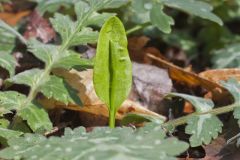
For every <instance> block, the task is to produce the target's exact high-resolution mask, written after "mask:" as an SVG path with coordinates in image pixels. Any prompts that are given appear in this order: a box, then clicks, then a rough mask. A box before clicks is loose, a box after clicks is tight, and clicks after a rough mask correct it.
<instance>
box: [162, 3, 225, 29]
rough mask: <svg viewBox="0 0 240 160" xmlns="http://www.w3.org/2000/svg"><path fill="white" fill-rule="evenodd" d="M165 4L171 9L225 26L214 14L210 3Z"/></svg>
mask: <svg viewBox="0 0 240 160" xmlns="http://www.w3.org/2000/svg"><path fill="white" fill-rule="evenodd" d="M163 3H164V4H165V5H166V6H168V7H171V8H176V9H179V10H182V11H185V12H187V13H189V14H191V15H195V16H198V17H201V18H204V19H208V20H210V21H213V22H216V23H218V24H219V25H223V22H222V20H221V19H220V18H219V17H218V16H216V15H215V14H214V13H212V10H213V7H212V6H211V5H209V4H208V3H205V2H202V1H196V0H181V1H179V0H163Z"/></svg>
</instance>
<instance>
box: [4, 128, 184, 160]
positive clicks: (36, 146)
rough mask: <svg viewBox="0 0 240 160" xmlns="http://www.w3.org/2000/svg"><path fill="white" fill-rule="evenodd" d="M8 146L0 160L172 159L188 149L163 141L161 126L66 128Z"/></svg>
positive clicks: (173, 141)
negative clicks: (60, 132) (53, 135)
mask: <svg viewBox="0 0 240 160" xmlns="http://www.w3.org/2000/svg"><path fill="white" fill-rule="evenodd" d="M106 135H107V136H106ZM8 144H9V147H7V148H5V149H3V150H1V151H0V158H4V159H12V158H15V157H18V158H19V159H21V158H22V159H26V160H28V159H32V158H33V157H34V158H36V159H39V158H41V159H43V160H48V159H57V160H63V159H72V160H73V159H74V160H80V159H81V160H87V159H98V160H112V159H117V160H118V159H119V160H120V159H134V160H135V159H138V160H148V159H160V160H166V159H168V160H175V159H176V158H174V157H175V156H177V155H179V154H180V153H182V152H184V151H185V150H186V149H187V148H188V144H187V143H185V142H181V141H179V140H177V139H176V138H166V135H165V133H164V131H163V130H162V129H161V127H159V125H158V126H156V125H153V124H149V125H147V126H146V127H144V128H141V129H139V130H137V131H134V130H132V129H131V128H126V127H124V128H115V129H110V128H107V127H99V128H98V127H96V128H95V129H94V130H93V131H92V132H86V131H85V129H84V128H83V127H79V128H75V129H74V130H71V129H69V128H67V129H65V134H64V136H62V137H50V138H49V139H47V138H45V137H43V136H40V135H36V134H35V135H34V134H25V136H24V137H20V138H14V139H11V140H9V141H8ZM16 146H18V147H16ZM49 150H51V152H49Z"/></svg>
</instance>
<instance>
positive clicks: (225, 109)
mask: <svg viewBox="0 0 240 160" xmlns="http://www.w3.org/2000/svg"><path fill="white" fill-rule="evenodd" d="M239 106H240V105H239V104H237V103H233V104H231V105H227V106H223V107H219V108H215V109H213V110H211V111H208V112H203V113H193V114H190V115H187V116H183V117H180V118H177V119H174V120H170V121H168V122H166V123H164V124H163V126H172V127H177V126H180V125H183V124H185V123H187V121H188V119H189V118H190V117H192V116H200V115H205V114H213V115H219V114H223V113H227V112H231V111H233V110H234V108H235V107H239Z"/></svg>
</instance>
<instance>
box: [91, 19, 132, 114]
mask: <svg viewBox="0 0 240 160" xmlns="http://www.w3.org/2000/svg"><path fill="white" fill-rule="evenodd" d="M93 81H94V87H95V90H96V93H97V95H98V96H99V97H100V99H101V100H102V101H104V102H105V103H106V104H107V106H108V107H109V108H111V110H115V112H116V110H117V108H118V107H120V105H121V104H122V102H123V101H124V100H125V99H126V98H127V96H128V94H129V92H130V89H131V85H132V66H131V61H130V58H129V56H128V51H127V38H126V33H125V29H124V26H123V24H122V23H121V21H120V20H119V19H118V18H116V17H112V18H110V19H109V20H108V21H107V22H106V23H105V24H104V26H103V27H102V29H101V31H100V35H99V40H98V48H97V54H96V58H95V64H94V78H93Z"/></svg>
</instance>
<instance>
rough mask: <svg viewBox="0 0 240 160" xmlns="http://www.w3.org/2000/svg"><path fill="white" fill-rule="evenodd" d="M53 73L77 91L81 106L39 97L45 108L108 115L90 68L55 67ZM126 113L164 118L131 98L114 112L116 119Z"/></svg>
mask: <svg viewBox="0 0 240 160" xmlns="http://www.w3.org/2000/svg"><path fill="white" fill-rule="evenodd" d="M54 74H55V75H58V76H61V77H64V78H65V79H66V81H67V82H68V83H69V84H70V85H71V86H72V87H73V88H75V89H76V90H78V91H79V93H78V96H79V97H80V99H81V100H82V103H83V106H82V107H81V106H78V105H74V104H69V105H65V104H63V103H61V102H57V101H54V100H51V99H50V100H49V99H46V98H44V99H40V102H41V103H42V105H43V106H44V107H46V108H47V109H53V108H63V109H69V110H74V111H78V112H81V113H86V114H93V115H97V116H102V117H108V108H107V106H106V105H105V104H104V103H103V102H101V100H100V99H99V98H98V97H97V95H96V93H95V91H94V87H93V81H92V76H93V70H92V69H88V70H85V71H81V72H78V71H76V70H71V71H67V70H63V69H56V70H54ZM127 113H140V114H147V115H151V116H155V117H159V118H162V119H166V118H165V117H164V116H161V115H159V114H157V113H155V112H152V111H150V110H148V109H146V108H144V107H143V106H141V105H140V104H138V103H136V102H134V101H131V100H126V101H124V103H123V104H122V105H121V107H120V109H119V110H118V112H117V114H116V119H117V120H120V119H122V118H123V116H125V115H126V114H127Z"/></svg>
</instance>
